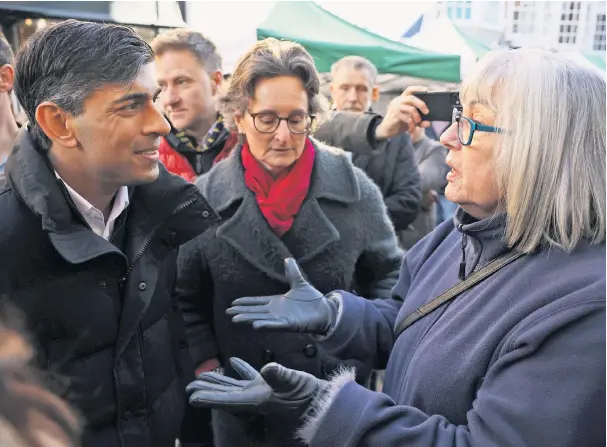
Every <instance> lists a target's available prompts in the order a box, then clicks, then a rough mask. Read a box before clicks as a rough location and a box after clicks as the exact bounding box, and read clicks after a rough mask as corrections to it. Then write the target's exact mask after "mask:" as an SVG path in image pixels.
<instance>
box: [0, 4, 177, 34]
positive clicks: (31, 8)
mask: <svg viewBox="0 0 607 447" xmlns="http://www.w3.org/2000/svg"><path fill="white" fill-rule="evenodd" d="M9 12H11V13H13V14H14V13H25V14H28V15H31V16H32V17H45V18H57V19H79V20H91V21H95V22H112V23H121V24H127V25H146V26H155V27H158V28H176V27H183V26H186V24H185V22H184V20H183V16H182V13H181V9H180V7H179V5H178V2H176V1H153V2H136V1H125V2H108V1H92V2H50V1H47V2H44V1H42V2H36V1H33V2H30V1H21V2H10V1H9V2H5V1H1V2H0V14H2V15H4V14H7V13H9Z"/></svg>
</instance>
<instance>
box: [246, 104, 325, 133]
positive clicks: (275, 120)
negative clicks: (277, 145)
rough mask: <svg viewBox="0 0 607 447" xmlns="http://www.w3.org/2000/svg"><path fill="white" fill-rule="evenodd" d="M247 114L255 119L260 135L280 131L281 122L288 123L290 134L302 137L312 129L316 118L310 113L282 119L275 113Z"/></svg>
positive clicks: (254, 122)
mask: <svg viewBox="0 0 607 447" xmlns="http://www.w3.org/2000/svg"><path fill="white" fill-rule="evenodd" d="M247 113H248V114H249V115H250V116H251V118H253V126H255V129H257V132H259V133H274V132H276V130H278V127H279V126H280V122H281V121H286V122H287V127H288V129H289V132H291V133H293V134H296V135H301V134H304V133H306V132H308V131H309V130H310V129H311V128H312V122H313V121H314V118H315V116H314V115H310V114H308V113H302V112H294V113H291V114H290V115H289V116H286V117H281V116H278V114H276V113H274V112H259V113H251V112H249V111H248V110H247Z"/></svg>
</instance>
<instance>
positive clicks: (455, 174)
mask: <svg viewBox="0 0 607 447" xmlns="http://www.w3.org/2000/svg"><path fill="white" fill-rule="evenodd" d="M447 166H449V167H450V168H451V170H450V171H449V172H448V173H447V176H446V179H447V181H448V182H452V181H453V180H455V179H456V178H457V177H459V172H458V171H457V169H455V168H454V167H453V166H452V165H451V164H450V163H447Z"/></svg>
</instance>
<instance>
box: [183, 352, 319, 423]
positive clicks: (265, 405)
mask: <svg viewBox="0 0 607 447" xmlns="http://www.w3.org/2000/svg"><path fill="white" fill-rule="evenodd" d="M230 364H231V365H232V367H233V368H234V370H235V371H236V372H238V374H240V376H241V377H242V378H243V379H245V380H236V379H232V378H230V377H226V376H222V375H220V374H216V373H212V372H206V373H202V374H200V375H199V376H198V379H197V380H195V381H194V382H192V383H190V384H189V385H188V386H187V388H186V391H187V392H188V394H191V395H190V404H191V405H193V406H195V407H205V408H215V409H219V410H225V411H230V412H241V411H248V412H255V413H260V414H264V415H268V414H272V413H278V412H283V411H285V410H290V411H295V410H300V411H302V412H303V411H305V410H306V409H307V408H308V406H309V405H310V403H311V402H312V399H314V397H316V395H317V394H318V393H322V392H324V391H325V390H326V388H327V385H328V382H327V381H325V380H321V379H317V378H316V377H314V376H312V375H310V374H308V373H305V372H302V371H295V370H293V369H288V368H285V367H284V366H282V365H279V364H278V363H268V364H267V365H265V366H264V367H263V368H261V371H260V372H259V373H258V372H257V371H256V370H255V369H254V368H253V367H252V366H251V365H249V364H248V363H246V362H245V361H243V360H241V359H239V358H235V357H232V358H231V359H230Z"/></svg>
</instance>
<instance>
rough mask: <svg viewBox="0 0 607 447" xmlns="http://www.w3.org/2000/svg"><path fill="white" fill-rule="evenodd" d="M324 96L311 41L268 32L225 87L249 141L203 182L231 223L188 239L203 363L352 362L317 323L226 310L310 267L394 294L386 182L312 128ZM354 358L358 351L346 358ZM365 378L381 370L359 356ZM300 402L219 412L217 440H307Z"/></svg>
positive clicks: (322, 370)
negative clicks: (266, 322)
mask: <svg viewBox="0 0 607 447" xmlns="http://www.w3.org/2000/svg"><path fill="white" fill-rule="evenodd" d="M325 102H326V101H325V100H324V98H323V97H322V96H321V95H320V94H319V77H318V73H317V72H316V69H315V67H314V62H313V60H312V58H311V57H310V55H309V54H308V53H307V52H306V51H305V49H304V48H303V47H302V46H300V45H298V44H295V43H292V42H284V41H278V40H276V39H267V40H263V41H260V42H258V43H257V44H255V45H254V46H253V47H252V48H251V49H250V50H249V51H248V52H247V53H246V54H245V55H244V56H243V57H242V58H241V59H240V61H239V62H238V64H237V66H236V68H235V70H234V72H233V74H232V78H231V79H230V81H229V84H228V85H227V86H225V90H224V92H223V93H222V95H221V97H220V98H219V109H220V113H221V114H222V116H223V117H224V120H225V123H226V125H227V126H229V127H231V128H232V129H235V130H237V131H238V133H239V134H240V138H241V144H240V145H239V146H238V147H237V148H235V149H234V150H233V151H232V153H231V154H230V155H229V157H228V158H227V159H225V160H223V161H221V162H220V163H218V164H217V165H216V166H215V167H214V168H213V169H212V170H211V171H210V172H209V173H208V174H206V175H205V176H203V177H201V178H200V179H199V180H198V182H197V185H198V186H199V188H200V189H201V191H202V193H203V194H204V196H205V197H206V198H207V200H209V202H210V203H211V204H212V206H213V207H214V208H215V210H217V212H218V213H219V214H220V215H221V217H222V219H223V222H222V223H221V224H218V225H217V226H215V227H214V228H212V229H211V230H209V231H206V232H205V233H204V234H202V235H201V236H200V237H198V238H197V239H196V240H194V241H193V242H191V243H189V244H188V245H186V246H184V247H183V248H182V251H181V254H180V260H179V266H180V267H179V268H180V272H179V279H178V286H177V293H178V295H179V297H180V300H181V305H182V309H183V312H184V317H185V320H186V325H187V331H188V335H189V337H188V338H189V341H190V345H191V352H192V354H193V357H194V360H195V362H196V364H197V365H201V366H200V367H199V370H200V369H207V370H208V369H209V368H210V367H211V366H219V365H221V366H222V367H224V368H225V376H223V377H227V378H229V380H237V379H240V378H241V377H240V376H239V375H238V373H237V370H235V369H234V367H233V366H232V365H231V364H230V363H229V362H228V359H229V358H230V357H240V358H242V359H244V360H245V361H247V362H248V363H250V364H251V365H254V366H255V367H256V368H261V367H263V366H264V365H265V364H267V363H269V362H272V361H276V362H280V363H282V364H285V365H287V366H289V367H292V368H297V369H300V370H303V371H306V372H307V373H310V374H312V375H314V376H316V377H319V378H323V377H326V376H327V374H330V373H331V372H333V371H334V370H335V369H336V368H338V367H339V366H340V365H341V364H342V363H343V362H341V361H339V360H338V359H336V358H334V357H330V356H328V355H326V354H325V353H324V352H323V351H322V350H321V349H320V348H319V347H318V345H317V343H316V341H315V340H314V338H313V337H311V336H309V335H307V334H290V335H284V334H271V333H265V332H257V331H255V330H254V329H253V328H251V327H250V326H243V325H236V324H233V323H232V322H231V321H230V319H229V317H228V316H227V315H226V313H225V311H226V309H227V308H228V307H229V306H230V303H231V302H232V301H233V300H234V299H236V298H238V297H240V296H243V295H248V294H255V295H272V294H282V293H286V292H287V291H288V290H289V288H290V287H294V286H296V284H297V283H298V281H300V277H299V274H298V273H299V272H297V271H296V269H295V271H287V272H286V274H285V269H284V259H285V258H295V259H297V261H298V262H299V265H300V266H301V268H302V271H303V272H305V275H306V277H307V278H308V279H309V280H310V281H312V282H313V283H314V284H315V285H316V287H317V288H318V289H319V290H321V291H323V292H324V293H328V292H330V291H331V290H334V289H336V288H337V289H346V290H349V291H352V292H354V291H356V292H357V293H360V294H364V295H365V296H373V297H377V298H388V297H389V295H390V290H391V289H392V287H393V286H394V285H395V284H396V280H397V278H398V270H399V268H400V263H401V261H402V253H401V251H400V250H399V248H398V245H397V240H396V235H395V233H394V230H393V227H392V225H391V223H390V220H389V218H388V215H387V211H386V208H385V206H384V204H383V200H382V196H381V193H380V191H379V189H378V188H377V186H375V184H374V183H373V182H372V181H371V180H370V179H369V178H368V177H367V176H366V175H365V174H364V173H363V172H362V171H361V170H359V169H357V168H355V167H353V165H352V163H351V162H350V160H349V158H348V157H347V156H346V155H345V153H344V152H343V151H341V150H338V149H333V148H330V147H327V146H325V145H323V144H321V143H319V142H318V141H315V140H314V139H312V138H310V136H309V133H310V131H311V130H312V129H313V126H314V124H317V123H318V122H320V121H322V118H323V115H324V113H325V104H324V103H325ZM346 360H347V359H346ZM346 363H348V364H350V365H352V364H354V365H358V366H359V370H358V373H359V377H358V378H359V381H361V382H363V381H364V380H365V378H366V376H368V374H369V373H370V369H368V368H365V367H364V365H363V364H362V363H360V362H356V361H352V362H346ZM299 416H300V415H297V414H294V413H285V414H279V415H275V416H274V417H272V418H271V419H267V418H265V417H261V416H258V415H255V414H251V413H249V414H247V413H241V414H238V415H232V414H230V413H228V412H223V411H218V412H215V414H214V415H213V427H214V433H215V445H216V446H217V447H224V446H237V447H240V446H252V445H255V446H277V447H278V446H280V447H288V446H290V445H293V446H294V445H300V443H299V442H297V441H296V440H295V438H294V433H295V430H296V429H297V427H298V425H299V423H300V421H299Z"/></svg>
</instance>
